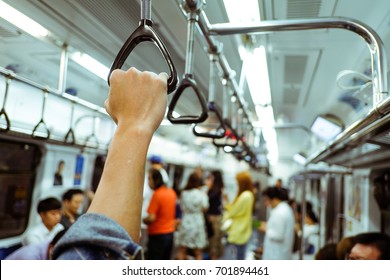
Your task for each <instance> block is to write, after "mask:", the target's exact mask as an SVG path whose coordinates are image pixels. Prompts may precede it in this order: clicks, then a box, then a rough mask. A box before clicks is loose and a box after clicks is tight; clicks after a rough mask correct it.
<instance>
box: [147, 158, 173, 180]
mask: <svg viewBox="0 0 390 280" xmlns="http://www.w3.org/2000/svg"><path fill="white" fill-rule="evenodd" d="M149 162H150V164H151V167H152V168H153V169H156V170H158V171H160V173H161V176H162V178H163V181H164V184H165V186H167V187H169V186H170V181H169V176H168V173H167V171H166V170H165V169H164V162H163V160H162V157H160V156H157V155H153V156H151V157H150V158H149Z"/></svg>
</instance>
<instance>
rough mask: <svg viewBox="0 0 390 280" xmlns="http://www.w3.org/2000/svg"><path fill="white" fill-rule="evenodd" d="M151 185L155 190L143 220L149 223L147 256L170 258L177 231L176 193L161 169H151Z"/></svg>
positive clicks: (161, 258) (154, 258)
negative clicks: (174, 235)
mask: <svg viewBox="0 0 390 280" xmlns="http://www.w3.org/2000/svg"><path fill="white" fill-rule="evenodd" d="M148 179H149V181H148V182H149V187H150V188H151V189H152V190H154V192H153V195H152V198H151V200H150V203H149V207H148V210H147V212H148V216H147V217H146V218H144V219H143V222H144V223H145V224H147V225H148V242H147V258H148V259H149V260H169V259H170V257H171V252H172V247H173V233H174V231H175V222H176V220H175V212H176V193H175V191H174V190H172V189H170V188H168V187H167V186H166V185H165V184H164V181H163V177H162V175H161V173H160V171H159V170H156V169H153V168H151V169H150V170H149V177H148Z"/></svg>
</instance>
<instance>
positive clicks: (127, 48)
mask: <svg viewBox="0 0 390 280" xmlns="http://www.w3.org/2000/svg"><path fill="white" fill-rule="evenodd" d="M150 14H151V0H142V1H141V20H140V22H139V26H138V27H137V29H136V30H135V31H134V32H133V33H132V34H131V35H130V37H129V38H128V39H127V41H126V42H125V43H124V45H123V46H122V48H121V49H120V51H119V53H118V54H117V56H116V58H115V60H114V62H113V63H112V65H111V69H110V72H109V74H108V78H107V81H108V85H110V76H111V73H112V71H114V70H115V69H120V68H121V67H122V66H123V64H124V63H125V61H126V59H127V58H128V56H129V55H130V53H131V52H132V51H133V50H134V48H135V47H136V46H137V45H138V44H139V43H141V42H146V41H149V42H153V43H154V44H155V45H156V46H157V48H158V49H159V50H160V52H161V54H162V56H163V57H164V59H165V61H166V62H167V64H168V67H169V71H170V76H169V78H168V94H169V93H172V92H173V91H175V89H176V87H177V83H178V78H177V72H176V69H175V66H174V65H173V62H172V59H171V56H170V54H169V52H168V49H167V48H166V47H165V45H164V43H163V42H162V40H161V39H160V37H159V36H158V35H157V33H156V32H155V31H154V29H153V27H152V26H153V21H152V20H151V17H150Z"/></svg>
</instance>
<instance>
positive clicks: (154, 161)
mask: <svg viewBox="0 0 390 280" xmlns="http://www.w3.org/2000/svg"><path fill="white" fill-rule="evenodd" d="M148 161H149V163H150V168H153V169H156V170H158V171H160V173H161V176H162V178H163V182H164V185H165V186H167V187H169V185H170V182H169V176H168V173H167V172H166V171H165V169H164V166H163V160H162V158H161V157H160V156H158V155H152V156H150V157H149V159H148ZM148 178H149V177H148V172H146V174H145V180H144V190H143V202H142V217H141V218H142V221H143V220H144V219H145V218H146V217H147V216H148V207H149V203H150V199H151V198H152V194H153V190H152V189H151V188H150V187H149V179H148ZM147 243H148V238H147V225H146V224H145V223H144V222H142V224H141V241H140V244H141V245H142V247H143V248H145V247H146V246H147Z"/></svg>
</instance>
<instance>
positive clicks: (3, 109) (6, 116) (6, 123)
mask: <svg viewBox="0 0 390 280" xmlns="http://www.w3.org/2000/svg"><path fill="white" fill-rule="evenodd" d="M9 83H10V80H9V78H8V77H7V78H6V81H5V93H4V100H3V108H1V111H0V118H1V116H4V119H5V128H3V127H1V126H0V132H8V131H9V129H10V128H11V122H10V120H9V118H8V114H7V112H6V111H5V104H6V101H7V96H8V90H9Z"/></svg>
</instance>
